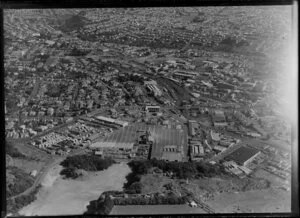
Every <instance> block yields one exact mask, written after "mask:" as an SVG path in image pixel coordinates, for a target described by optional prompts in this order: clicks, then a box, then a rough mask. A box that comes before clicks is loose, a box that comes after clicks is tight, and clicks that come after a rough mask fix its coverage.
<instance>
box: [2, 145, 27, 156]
mask: <svg viewBox="0 0 300 218" xmlns="http://www.w3.org/2000/svg"><path fill="white" fill-rule="evenodd" d="M5 150H6V154H8V155H9V156H11V157H15V158H25V157H26V156H25V155H24V154H23V153H21V152H20V151H19V150H18V149H17V148H16V147H15V146H14V145H13V144H12V143H11V142H6V145H5Z"/></svg>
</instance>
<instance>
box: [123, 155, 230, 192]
mask: <svg viewBox="0 0 300 218" xmlns="http://www.w3.org/2000/svg"><path fill="white" fill-rule="evenodd" d="M128 165H129V166H130V168H131V170H132V172H131V173H129V174H128V175H127V176H126V179H127V183H125V184H124V188H125V191H126V193H130V194H134V193H141V189H142V184H141V183H140V179H141V175H144V174H147V173H148V171H149V170H150V169H151V168H153V167H157V168H159V169H161V170H162V171H163V172H165V173H173V175H174V176H175V177H176V178H178V179H192V178H200V177H213V176H216V175H220V174H225V173H226V172H225V170H224V168H223V166H222V165H218V164H216V165H212V164H209V163H206V162H165V161H162V160H157V159H155V158H154V159H151V160H133V161H131V162H129V163H128Z"/></svg>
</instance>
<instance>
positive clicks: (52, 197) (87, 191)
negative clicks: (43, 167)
mask: <svg viewBox="0 0 300 218" xmlns="http://www.w3.org/2000/svg"><path fill="white" fill-rule="evenodd" d="M61 169H62V167H61V166H60V165H56V166H54V167H53V168H52V170H51V171H50V172H49V173H48V174H47V176H46V177H45V179H44V181H43V182H42V185H43V187H42V188H41V189H40V191H39V192H38V194H37V200H35V201H34V202H32V203H31V204H29V205H28V206H26V207H24V208H23V209H22V210H21V211H20V214H21V215H26V216H34V215H74V214H83V213H84V212H85V210H86V206H87V205H88V204H89V202H90V201H91V200H96V199H98V198H99V196H100V195H101V193H102V192H104V191H109V190H122V187H123V183H124V182H125V176H126V175H127V174H128V173H129V172H130V169H129V167H128V166H127V164H124V163H121V164H115V165H113V166H111V167H109V168H108V169H107V170H104V171H101V172H96V173H88V174H87V175H86V176H85V177H83V178H81V179H78V180H64V179H62V178H61V176H60V175H59V172H60V171H61ZM107 178H110V179H107ZM62 193H63V194H62Z"/></svg>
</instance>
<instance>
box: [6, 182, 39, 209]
mask: <svg viewBox="0 0 300 218" xmlns="http://www.w3.org/2000/svg"><path fill="white" fill-rule="evenodd" d="M40 187H41V185H38V186H37V187H36V188H35V190H34V191H32V192H31V193H30V194H28V195H21V196H19V197H17V198H15V199H8V200H7V201H6V204H7V213H12V214H14V213H17V212H18V211H19V210H20V209H21V208H23V207H25V206H26V205H28V204H30V203H31V202H33V201H34V200H35V199H36V194H37V192H38V190H39V189H40Z"/></svg>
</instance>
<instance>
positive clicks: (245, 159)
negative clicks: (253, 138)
mask: <svg viewBox="0 0 300 218" xmlns="http://www.w3.org/2000/svg"><path fill="white" fill-rule="evenodd" d="M259 154H260V151H259V150H256V149H254V148H249V147H244V146H242V147H240V148H238V149H237V150H235V151H234V152H232V153H231V154H229V155H228V156H226V157H225V159H227V160H232V161H234V162H236V163H237V164H239V165H242V166H245V165H247V164H248V163H250V162H251V161H252V160H253V159H254V158H255V157H256V156H257V155H259Z"/></svg>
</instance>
